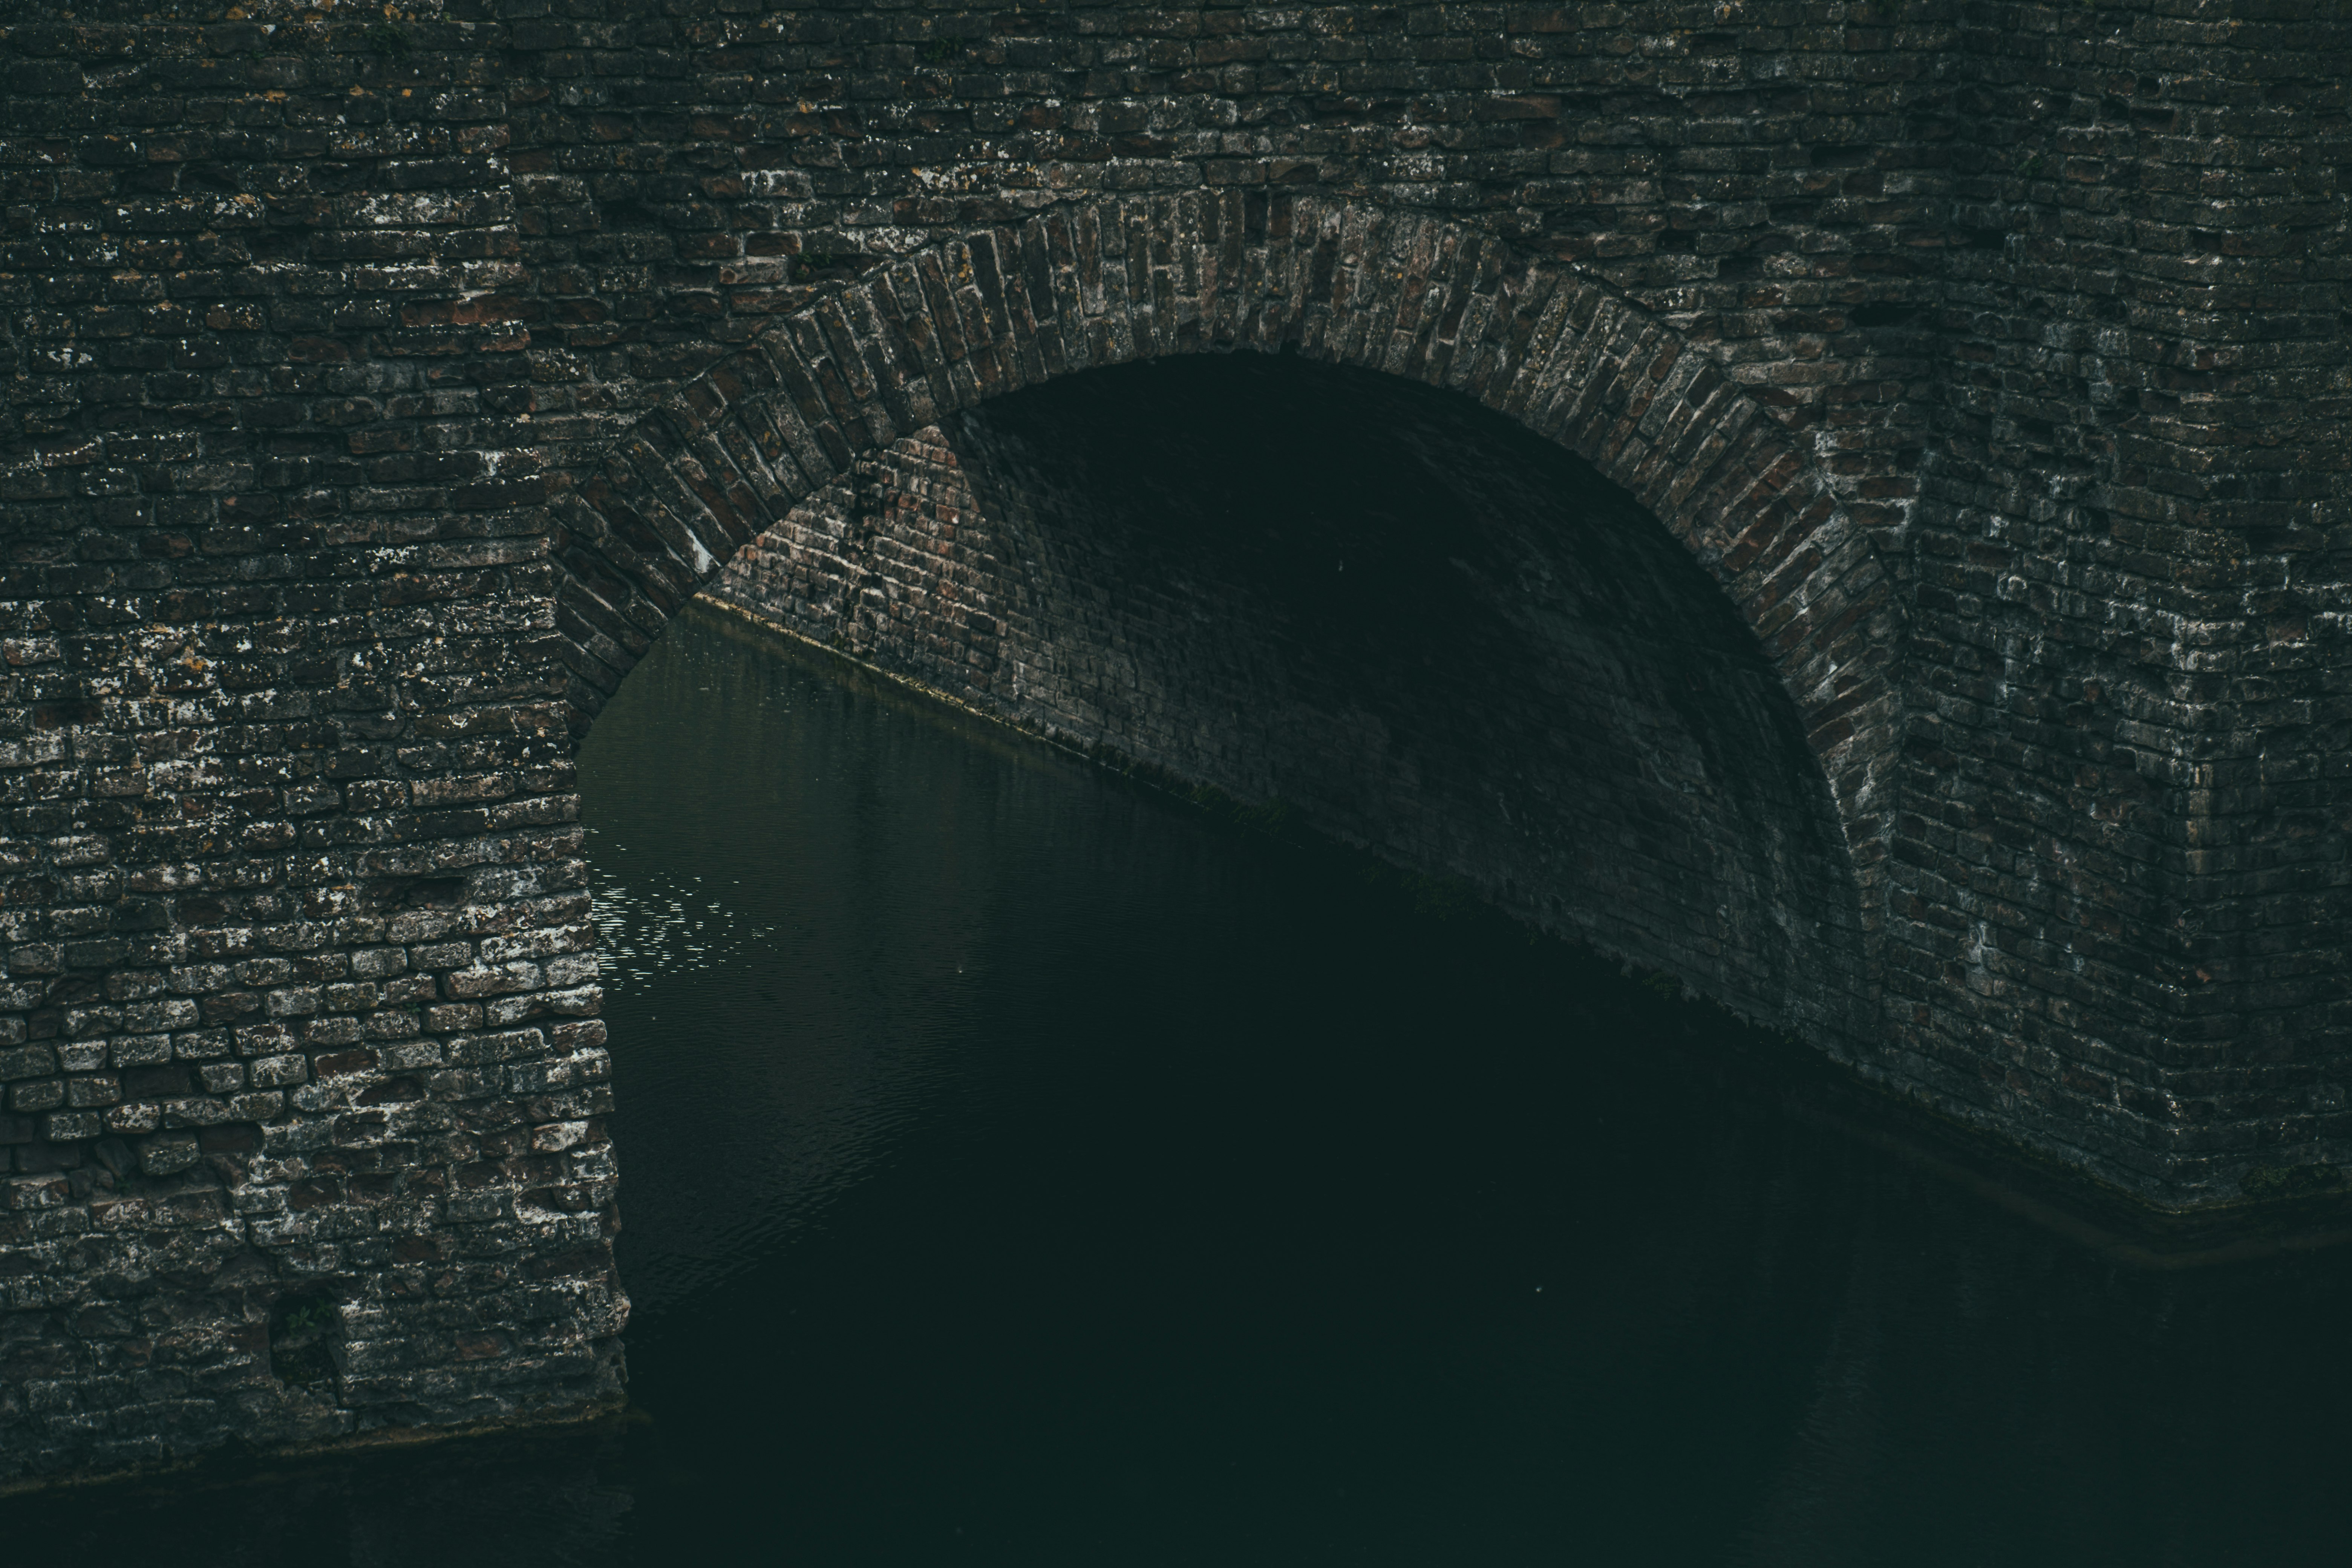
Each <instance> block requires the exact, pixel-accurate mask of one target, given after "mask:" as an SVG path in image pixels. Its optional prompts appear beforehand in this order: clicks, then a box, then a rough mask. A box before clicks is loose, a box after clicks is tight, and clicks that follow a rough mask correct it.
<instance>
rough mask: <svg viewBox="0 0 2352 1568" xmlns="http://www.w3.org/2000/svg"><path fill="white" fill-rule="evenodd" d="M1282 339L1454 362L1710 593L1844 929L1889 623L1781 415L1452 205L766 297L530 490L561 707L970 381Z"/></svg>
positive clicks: (953, 246)
mask: <svg viewBox="0 0 2352 1568" xmlns="http://www.w3.org/2000/svg"><path fill="white" fill-rule="evenodd" d="M1233 351H1256V352H1261V353H1285V352H1287V353H1299V354H1302V355H1306V356H1307V357H1310V358H1316V359H1320V360H1326V361H1333V362H1338V363H1344V364H1349V365H1354V366H1359V367H1362V368H1365V369H1370V370H1375V371H1381V372H1385V373H1387V374H1395V375H1402V376H1409V377H1412V378H1414V379H1416V380H1419V381H1423V382H1425V383H1428V384H1432V385H1435V386H1440V387H1445V388H1449V389H1452V390H1454V391H1457V392H1460V393H1463V394H1465V395H1469V396H1471V397H1474V398H1475V399H1476V400H1477V401H1478V402H1480V403H1482V404H1484V405H1486V406H1487V407H1489V408H1492V409H1495V410H1497V411H1498V412H1500V413H1502V414H1505V415H1507V416H1509V417H1511V418H1513V419H1515V420H1517V421H1518V422H1519V423H1520V424H1522V425H1524V426H1527V427H1528V429H1530V430H1532V431H1534V432H1535V433H1536V434H1538V435H1539V436H1542V437H1546V438H1548V439H1550V440H1554V441H1557V442H1559V444H1560V445H1562V446H1564V447H1568V448H1570V450H1572V451H1574V452H1575V453H1576V454H1577V455H1578V456H1580V458H1584V459H1585V460H1586V461H1588V462H1590V463H1591V464H1592V465H1593V466H1594V467H1595V468H1597V469H1598V470H1599V471H1600V472H1601V474H1602V475H1604V476H1605V477H1606V478H1608V479H1611V480H1612V481H1613V482H1614V483H1616V484H1617V485H1619V486H1620V487H1622V489H1625V490H1626V491H1627V492H1629V493H1630V494H1631V495H1632V496H1633V498H1634V499H1635V500H1638V501H1640V502H1641V503H1642V505H1643V506H1644V507H1646V508H1647V509H1648V510H1650V511H1651V512H1652V514H1653V515H1654V516H1655V517H1656V518H1657V519H1658V520H1659V521H1660V522H1661V523H1662V524H1663V525H1664V527H1666V528H1667V529H1668V530H1670V531H1672V532H1673V533H1674V535H1675V538H1677V539H1678V540H1680V541H1681V542H1682V543H1683V544H1684V546H1685V548H1686V549H1687V550H1689V551H1690V552H1691V553H1692V554H1693V556H1695V557H1696V559H1697V560H1698V562H1699V563H1701V564H1702V565H1703V566H1704V567H1705V568H1706V570H1707V571H1708V572H1709V573H1710V574H1712V575H1713V577H1714V578H1715V580H1716V581H1717V582H1718V583H1719V584H1721V585H1722V587H1723V589H1724V591H1725V592H1726V593H1727V595H1730V597H1731V599H1732V601H1733V602H1734V604H1735V605H1737V606H1738V610H1739V613H1740V615H1741V616H1743V617H1744V618H1745V620H1746V622H1747V624H1748V626H1750V627H1751V628H1752V629H1753V630H1754V632H1755V634H1756V636H1757V637H1758V638H1759V641H1760V642H1761V644H1762V645H1763V647H1764V649H1765V651H1766V653H1767V655H1768V656H1769V658H1770V660H1771V661H1772V664H1773V666H1774V668H1776V670H1777V671H1778V673H1779V676H1780V679H1781V680H1782V681H1783V682H1784V684H1785V685H1786V687H1787V689H1788V690H1789V693H1790V697H1791V698H1792V699H1793V700H1794V701H1795V704H1796V707H1797V710H1798V712H1799V714H1800V715H1801V718H1802V720H1803V722H1804V724H1805V728H1806V731H1807V734H1808V738H1809V740H1810V742H1811V747H1812V750H1813V753H1814V755H1815V756H1816V757H1817V758H1818V759H1819V761H1820V763H1821V765H1822V770H1823V773H1824V774H1825V776H1826V779H1827V782H1828V785H1829V788H1830V791H1831V795H1832V799H1833V801H1834V803H1835V805H1836V809H1837V812H1838V815H1839V819H1840V822H1841V824H1842V826H1843V829H1844V832H1845V835H1846V839H1847V844H1848V848H1849V852H1850V854H1851V856H1852V860H1853V872H1854V878H1855V892H1856V896H1857V898H1858V899H1859V900H1860V902H1861V911H1860V912H1861V917H1862V920H1863V922H1864V931H1875V930H1876V929H1877V927H1878V921H1877V919H1876V915H1877V910H1876V905H1877V904H1878V903H1879V901H1880V898H1881V896H1882V894H1883V888H1882V882H1881V873H1882V868H1883V864H1884V859H1885V848H1886V845H1887V841H1888V836H1889V832H1890V829H1891V818H1892V811H1893V788H1892V780H1893V777H1894V768H1895V752H1896V751H1897V749H1898V747H1899V745H1900V741H1901V736H1900V728H1901V726H1900V722H1899V698H1898V687H1897V683H1896V676H1895V660H1896V658H1898V656H1899V652H1900V642H1901V631H1902V620H1901V612H1900V609H1899V607H1898V605H1897V604H1896V602H1895V597H1894V593H1893V584H1892V583H1891V581H1890V579H1889V577H1888V574H1887V573H1886V572H1885V568H1884V566H1883V564H1882V563H1881V562H1880V560H1879V559H1878V556H1877V554H1876V552H1875V551H1874V547H1873V545H1872V542H1871V540H1870V537H1869V534H1868V532H1867V531H1866V530H1865V529H1864V527H1862V526H1861V525H1860V524H1858V523H1856V522H1854V521H1852V520H1851V519H1849V518H1848V517H1847V516H1846V514H1845V513H1844V512H1843V510H1842V509H1841V508H1840V507H1839V505H1838V502H1837V500H1836V497H1835V494H1834V492H1833V490H1832V488H1831V486H1830V485H1829V483H1828V482H1827V479H1826V476H1825V475H1823V474H1822V472H1821V471H1820V470H1819V468H1818V467H1817V466H1816V465H1815V464H1814V463H1813V462H1812V461H1811V460H1810V459H1809V458H1808V456H1807V455H1806V454H1805V453H1804V452H1803V451H1802V450H1801V447H1800V444H1799V442H1798V440H1797V438H1796V437H1794V436H1792V434H1791V433H1790V431H1789V430H1788V429H1787V428H1786V427H1784V426H1781V425H1780V424H1779V423H1778V422H1777V421H1776V420H1775V419H1773V418H1772V416H1770V415H1769V413H1768V412H1767V411H1766V410H1765V408H1764V407H1763V406H1762V405H1760V404H1759V402H1758V401H1757V400H1756V399H1755V398H1754V397H1752V396H1750V395H1748V393H1747V392H1746V391H1745V390H1743V389H1742V388H1741V387H1740V386H1738V384H1736V383H1735V382H1733V381H1732V380H1731V379H1730V378H1729V377H1727V376H1726V375H1725V374H1723V373H1722V371H1721V370H1720V369H1719V368H1718V367H1717V365H1715V364H1714V363H1712V362H1711V361H1710V360H1709V359H1708V357H1707V356H1706V354H1705V353H1703V352H1701V351H1699V350H1697V349H1695V348H1693V347H1691V346H1690V345H1689V344H1688V343H1687V342H1685V341H1684V340H1683V339H1682V338H1681V337H1680V336H1679V334H1677V333H1676V332H1675V331H1673V329H1672V328H1670V327H1668V326H1667V325H1665V324H1664V323H1663V322H1661V321H1658V320H1657V319H1655V318H1654V317H1653V316H1651V315H1649V314H1647V313H1645V312H1644V311H1643V310H1640V309H1638V308H1636V307H1635V306H1633V305H1632V304H1630V303H1628V302H1627V301H1625V300H1623V299H1622V298H1619V297H1617V296H1616V295H1614V294H1612V292H1610V291H1609V290H1607V289H1605V288H1603V287H1602V286H1601V285H1600V284H1598V283H1596V282H1594V281H1592V280H1591V279H1588V278H1585V277H1581V276H1580V275H1578V274H1577V273H1576V272H1575V271H1573V270H1572V269H1570V268H1567V267H1565V266H1562V265H1559V264H1558V263H1555V262H1550V261H1548V260H1543V259H1539V258H1527V257H1524V256H1521V255H1517V254H1515V253H1514V251H1513V250H1512V248H1511V247H1509V246H1508V245H1507V244H1506V243H1505V242H1504V241H1502V240H1499V239H1497V238H1496V237H1493V236H1491V235H1487V234H1485V233H1483V232H1481V231H1479V230H1477V229H1475V228H1472V227H1469V226H1465V225H1461V224H1456V223H1453V222H1449V221H1447V220H1445V219H1443V218H1439V217H1433V216H1425V215H1420V214H1411V213H1404V212H1398V211H1391V210H1384V209H1382V208H1380V207H1377V206H1373V205H1366V204H1360V203H1352V202H1339V201H1331V200H1319V199H1316V198H1311V197H1297V198H1281V197H1266V196H1248V195H1239V194H1223V195H1220V194H1215V193H1195V194H1192V195H1175V196H1160V197H1152V198H1139V199H1130V200H1119V199H1111V200H1103V201H1098V202H1092V203H1086V204H1075V205H1066V206H1060V207H1055V208H1053V209H1051V210H1049V211H1047V212H1045V213H1044V214H1041V215H1040V216H1035V217H1033V218H1031V219H1030V220H1028V221H1027V222H1025V223H1024V224H1021V225H1019V226H1000V227H991V228H984V229H980V230H977V231H975V232H972V233H970V234H967V235H965V236H963V237H960V238H957V239H953V240H950V241H948V242H945V243H942V244H940V245H936V246H933V247H929V248H927V249H925V250H922V251H920V252H918V253H916V254H914V255H912V256H908V257H907V258H902V259H899V260H896V261H893V262H890V263H887V264H885V265H883V266H880V267H878V268H874V269H873V270H871V271H869V272H868V273H866V275H865V276H864V277H862V278H860V279H857V280H856V281H854V282H850V283H847V284H845V285H842V286H840V287H838V288H837V289H832V290H829V291H828V292H826V293H824V295H822V296H820V297H818V298H816V299H814V300H811V301H810V302H809V303H807V304H806V305H804V306H803V307H802V308H801V309H800V310H796V311H793V313H791V314H789V315H786V316H784V317H783V318H782V319H781V320H780V321H777V322H776V323H775V324H774V325H773V326H772V328H770V329H769V330H767V331H763V332H762V333H761V335H760V337H759V338H758V339H757V340H755V341H754V342H752V343H751V344H750V345H748V346H747V347H746V348H744V349H743V350H741V351H740V352H738V353H735V354H733V355H731V356H730V357H729V358H728V359H726V360H725V361H723V362H722V363H719V365H717V366H715V367H714V368H713V369H711V370H710V371H709V372H708V373H706V374H703V375H702V376H701V377H700V378H699V379H698V380H697V381H695V382H693V383H692V384H689V385H688V386H687V387H685V388H684V389H682V390H681V391H680V392H678V393H677V394H676V395H673V396H672V397H671V398H669V399H668V400H667V402H665V403H664V404H663V405H660V406H659V407H658V408H656V409H655V410H654V411H652V412H650V413H649V414H648V415H647V416H646V417H645V418H643V419H642V420H640V421H639V422H638V423H637V424H636V425H635V426H633V427H632V428H631V429H630V430H629V431H627V432H626V433H625V435H623V436H622V437H620V438H619V439H618V440H617V441H615V442H614V445H613V447H611V448H610V449H609V450H608V451H607V452H606V453H605V454H604V457H603V458H602V459H601V461H600V462H599V463H598V464H596V465H594V466H593V467H592V468H590V470H589V471H588V473H587V474H586V475H585V477H584V479H583V482H581V483H580V484H578V485H577V487H576V488H573V489H570V490H569V491H559V493H558V494H557V495H556V496H555V497H554V498H552V500H551V508H552V511H553V514H554V517H553V521H554V532H555V537H554V538H553V540H552V541H551V543H552V546H553V553H554V556H555V559H556V561H557V562H558V563H559V564H560V566H561V567H562V578H561V580H560V583H559V586H558V591H557V596H556V604H555V615H556V621H557V629H558V631H559V632H560V633H561V634H562V641H563V644H564V646H565V647H566V649H567V657H568V660H569V665H570V669H571V675H572V679H571V683H570V689H569V692H568V699H569V701H570V704H571V707H572V710H573V713H574V716H575V717H574V728H575V731H580V730H583V729H584V727H585V725H586V723H587V721H589V720H590V719H591V718H593V715H594V714H595V713H596V712H597V711H598V710H600V709H601V708H602V707H603V705H604V701H605V700H606V699H607V698H609V697H610V696H611V694H612V693H613V691H614V689H616V688H617V686H618V685H619V683H620V680H621V679H622V677H623V676H624V675H625V674H626V673H627V671H628V670H629V668H631V667H632V666H633V665H635V662H636V660H637V659H638V658H640V657H641V656H642V655H643V654H644V652H645V651H646V648H647V647H649V646H650V645H651V643H652V641H653V639H654V638H655V637H656V636H657V635H658V634H659V632H660V629H661V627H662V626H663V625H664V624H665V623H666V622H667V620H668V618H669V617H670V616H672V615H674V614H676V613H677V611H678V610H679V609H680V608H681V607H682V606H683V605H685V604H686V603H687V601H688V599H690V598H691V597H692V596H693V595H695V593H696V592H697V591H698V589H699V588H700V586H701V585H702V584H704V583H706V582H707V581H709V579H710V578H712V577H713V576H715V575H716V574H718V573H719V570H720V568H721V567H722V566H723V565H724V564H725V563H726V562H727V560H728V559H729V558H730V556H732V555H733V554H734V552H736V551H737V550H738V549H739V548H740V547H741V546H742V545H744V544H745V543H747V542H750V541H751V539H752V538H753V537H755V536H756V535H757V534H759V533H760V532H761V531H762V530H764V529H766V528H768V527H770V526H771V525H772V524H773V523H775V522H777V521H781V520H782V518H783V517H784V516H785V514H786V513H788V512H789V511H790V510H792V508H793V506H794V505H795V504H796V503H798V502H799V501H801V500H803V499H805V498H807V497H809V496H811V495H813V494H814V492H815V491H817V490H818V489H821V488H822V487H823V486H824V485H825V484H826V483H827V482H828V481H830V480H832V479H836V478H838V477H841V476H845V475H846V474H848V473H849V471H850V468H851V465H852V463H854V462H855V461H856V459H857V458H859V457H861V456H863V455H865V454H866V453H868V452H871V451H874V450H876V449H878V448H880V447H885V446H887V444H888V443H890V442H891V441H892V440H894V439H896V438H898V437H900V436H902V435H908V434H911V433H912V432H914V431H916V430H919V429H921V428H922V427H924V426H929V425H932V424H935V423H937V422H938V421H939V420H940V418H941V417H943V416H947V415H949V414H951V413H953V412H954V411H956V410H958V409H961V408H966V407H970V406H971V405H975V404H978V403H982V402H984V401H986V400H987V399H989V398H992V397H995V396H999V395H1003V394H1005V393H1009V392H1013V391H1016V390H1018V389H1020V388H1022V387H1024V386H1030V385H1034V384H1038V383H1040V382H1044V381H1047V380H1050V379H1053V378H1055V377H1057V376H1063V375H1068V374H1076V373H1078V372H1081V371H1085V370H1087V369H1090V368H1094V367H1097V366H1105V365H1113V364H1119V363H1127V362H1129V361H1133V360H1139V359H1150V358H1155V357H1158V356H1160V355H1165V354H1174V353H1222V352H1233Z"/></svg>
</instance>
